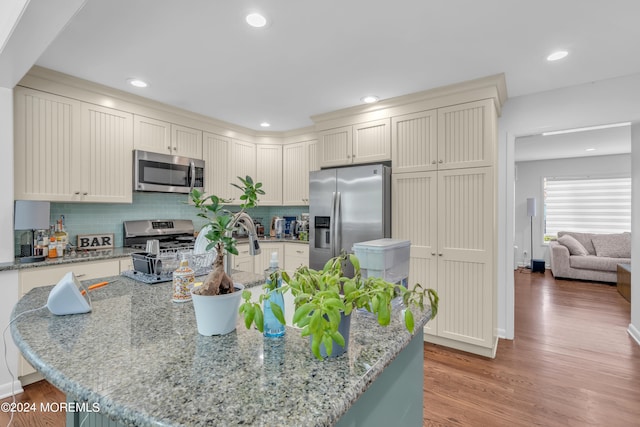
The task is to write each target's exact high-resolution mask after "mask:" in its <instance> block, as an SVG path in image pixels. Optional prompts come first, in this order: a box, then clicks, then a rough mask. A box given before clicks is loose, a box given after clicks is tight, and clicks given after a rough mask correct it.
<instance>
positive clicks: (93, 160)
mask: <svg viewBox="0 0 640 427" xmlns="http://www.w3.org/2000/svg"><path fill="white" fill-rule="evenodd" d="M81 135H82V147H81V149H80V153H81V155H82V161H81V179H80V184H81V186H82V188H81V192H82V193H81V197H82V201H84V202H109V203H131V202H132V196H131V192H132V182H133V178H132V166H131V164H132V157H131V152H132V150H133V116H132V115H131V114H129V113H123V112H121V111H117V110H112V109H110V108H105V107H100V106H97V105H92V104H86V103H82V125H81Z"/></svg>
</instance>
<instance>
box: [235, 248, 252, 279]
mask: <svg viewBox="0 0 640 427" xmlns="http://www.w3.org/2000/svg"><path fill="white" fill-rule="evenodd" d="M236 249H238V255H234V256H233V259H232V260H231V261H232V266H233V269H234V270H238V271H247V272H249V273H253V263H254V261H253V258H254V256H253V255H251V254H250V253H249V244H248V243H240V244H238V245H237V246H236Z"/></svg>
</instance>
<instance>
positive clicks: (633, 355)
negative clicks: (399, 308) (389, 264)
mask: <svg viewBox="0 0 640 427" xmlns="http://www.w3.org/2000/svg"><path fill="white" fill-rule="evenodd" d="M515 278H516V280H515V302H516V311H515V315H516V317H515V335H516V339H515V340H514V341H507V340H501V341H500V344H499V345H498V353H497V357H496V359H494V360H492V359H487V358H484V357H480V356H475V355H471V354H468V353H463V352H460V351H456V350H451V349H447V348H444V347H441V346H436V345H432V344H425V381H424V383H425V394H424V408H425V409H424V425H425V426H474V427H475V426H478V427H485V426H487V427H494V426H535V425H539V426H580V427H582V426H607V427H626V426H640V346H638V344H637V343H635V341H633V339H632V338H631V337H629V335H628V334H627V331H626V329H627V327H628V325H629V319H630V305H629V303H628V302H627V301H625V300H624V299H623V298H622V297H621V296H620V295H619V294H618V292H617V291H616V288H615V286H610V285H605V284H597V283H587V282H578V281H566V280H557V281H556V280H554V279H553V277H552V276H551V274H550V273H549V272H547V273H546V274H545V275H543V274H540V273H533V274H530V273H529V271H528V270H521V271H518V272H516V273H515ZM16 400H17V401H18V402H36V403H39V402H62V401H64V395H63V394H62V393H61V392H60V391H59V390H57V389H56V388H55V387H53V386H51V385H50V384H49V383H47V382H46V381H41V382H39V383H36V384H32V385H29V386H27V387H25V392H24V393H21V394H20V395H18V396H17V397H16ZM5 401H11V399H5V400H3V402H5ZM8 421H9V417H8V416H7V414H6V413H2V412H0V426H5V425H6V424H7V422H8ZM12 426H15V427H32V426H54V427H55V426H64V414H63V413H49V414H42V413H39V412H38V413H20V414H16V417H15V418H14V421H13V424H12Z"/></svg>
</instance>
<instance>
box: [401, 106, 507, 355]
mask: <svg viewBox="0 0 640 427" xmlns="http://www.w3.org/2000/svg"><path fill="white" fill-rule="evenodd" d="M496 125H497V109H496V105H495V101H494V99H484V100H480V101H474V102H468V103H461V104H457V105H451V106H446V107H442V108H435V109H432V110H428V111H423V112H417V113H411V114H406V115H401V116H396V117H393V118H392V125H391V127H392V159H393V160H392V162H393V163H392V164H393V178H392V179H393V181H392V182H393V183H392V198H393V212H392V218H393V225H392V230H393V237H394V238H398V239H406V240H411V263H410V273H409V282H410V283H411V284H414V283H420V284H422V285H423V286H427V287H431V288H434V289H436V290H437V291H438V294H439V296H440V307H439V313H438V316H437V317H436V318H435V319H434V320H432V321H430V322H429V323H428V324H427V326H426V327H425V332H426V334H425V341H428V342H433V343H437V344H442V345H446V346H448V347H453V348H458V349H460V350H464V351H469V352H473V353H477V354H481V355H484V356H488V357H494V356H495V349H496V346H497V333H496V325H497V319H496V318H497V316H496V311H497V310H496V278H495V275H496V260H495V258H496V256H495V251H496V244H497V243H496V224H495V218H496V210H497V207H496V203H497V198H496V194H495V193H496V180H495V170H494V169H495V163H496V159H495V153H496V144H497V135H496Z"/></svg>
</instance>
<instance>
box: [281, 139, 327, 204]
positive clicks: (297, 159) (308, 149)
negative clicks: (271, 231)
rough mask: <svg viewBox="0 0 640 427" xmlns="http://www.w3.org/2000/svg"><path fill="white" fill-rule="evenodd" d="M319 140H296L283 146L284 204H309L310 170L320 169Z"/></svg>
mask: <svg viewBox="0 0 640 427" xmlns="http://www.w3.org/2000/svg"><path fill="white" fill-rule="evenodd" d="M317 142H318V141H317V140H312V141H303V142H296V143H294V144H287V145H285V146H284V147H283V149H282V150H283V151H282V157H283V166H284V167H283V171H282V173H283V180H282V193H283V200H282V201H283V204H284V205H286V206H305V205H308V204H309V172H310V171H314V170H318V166H317V159H318V156H317V154H316V153H317V152H316V149H317Z"/></svg>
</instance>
